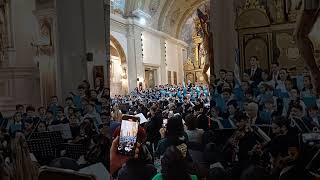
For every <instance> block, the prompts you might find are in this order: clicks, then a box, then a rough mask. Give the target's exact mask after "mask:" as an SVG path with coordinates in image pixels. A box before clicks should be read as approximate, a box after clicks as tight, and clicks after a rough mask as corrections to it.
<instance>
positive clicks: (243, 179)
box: [240, 165, 268, 180]
mask: <svg viewBox="0 0 320 180" xmlns="http://www.w3.org/2000/svg"><path fill="white" fill-rule="evenodd" d="M251 179H259V180H267V179H268V174H267V172H266V171H265V169H264V168H262V167H259V166H256V165H251V166H249V167H248V168H247V169H245V170H244V171H243V172H242V174H241V176H240V180H251Z"/></svg>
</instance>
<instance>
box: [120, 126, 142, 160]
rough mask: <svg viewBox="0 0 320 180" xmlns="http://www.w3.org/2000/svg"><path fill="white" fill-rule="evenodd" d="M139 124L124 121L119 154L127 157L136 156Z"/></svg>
mask: <svg viewBox="0 0 320 180" xmlns="http://www.w3.org/2000/svg"><path fill="white" fill-rule="evenodd" d="M138 126H139V123H138V122H136V121H130V120H122V122H121V130H120V140H119V146H118V152H119V153H120V154H123V155H127V156H134V153H135V149H136V143H137V134H138Z"/></svg>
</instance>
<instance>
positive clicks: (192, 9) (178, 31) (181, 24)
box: [175, 0, 210, 39]
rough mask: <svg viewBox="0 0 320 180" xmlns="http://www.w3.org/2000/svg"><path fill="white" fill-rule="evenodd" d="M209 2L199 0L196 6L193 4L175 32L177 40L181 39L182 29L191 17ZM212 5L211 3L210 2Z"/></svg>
mask: <svg viewBox="0 0 320 180" xmlns="http://www.w3.org/2000/svg"><path fill="white" fill-rule="evenodd" d="M207 2H208V1H207V0H199V1H196V2H195V3H194V4H192V6H191V8H189V9H188V10H187V11H185V12H184V13H183V15H182V17H181V20H180V21H179V23H178V25H177V27H176V31H175V36H176V38H178V39H179V37H180V35H181V32H182V28H183V25H184V24H185V23H186V21H187V20H188V19H189V18H190V16H192V14H193V13H194V12H195V11H196V10H197V9H198V8H199V7H201V6H202V5H203V4H205V3H207ZM209 3H210V1H209Z"/></svg>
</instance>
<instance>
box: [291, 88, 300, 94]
mask: <svg viewBox="0 0 320 180" xmlns="http://www.w3.org/2000/svg"><path fill="white" fill-rule="evenodd" d="M291 90H296V91H297V94H298V95H300V90H299V89H298V88H296V87H294V88H292V89H291Z"/></svg>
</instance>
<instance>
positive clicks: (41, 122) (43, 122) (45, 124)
mask: <svg viewBox="0 0 320 180" xmlns="http://www.w3.org/2000/svg"><path fill="white" fill-rule="evenodd" d="M40 124H44V126H45V127H46V130H47V128H48V127H47V123H46V122H45V121H40V122H39V124H38V125H37V128H36V130H37V131H38V128H39V125H40Z"/></svg>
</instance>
